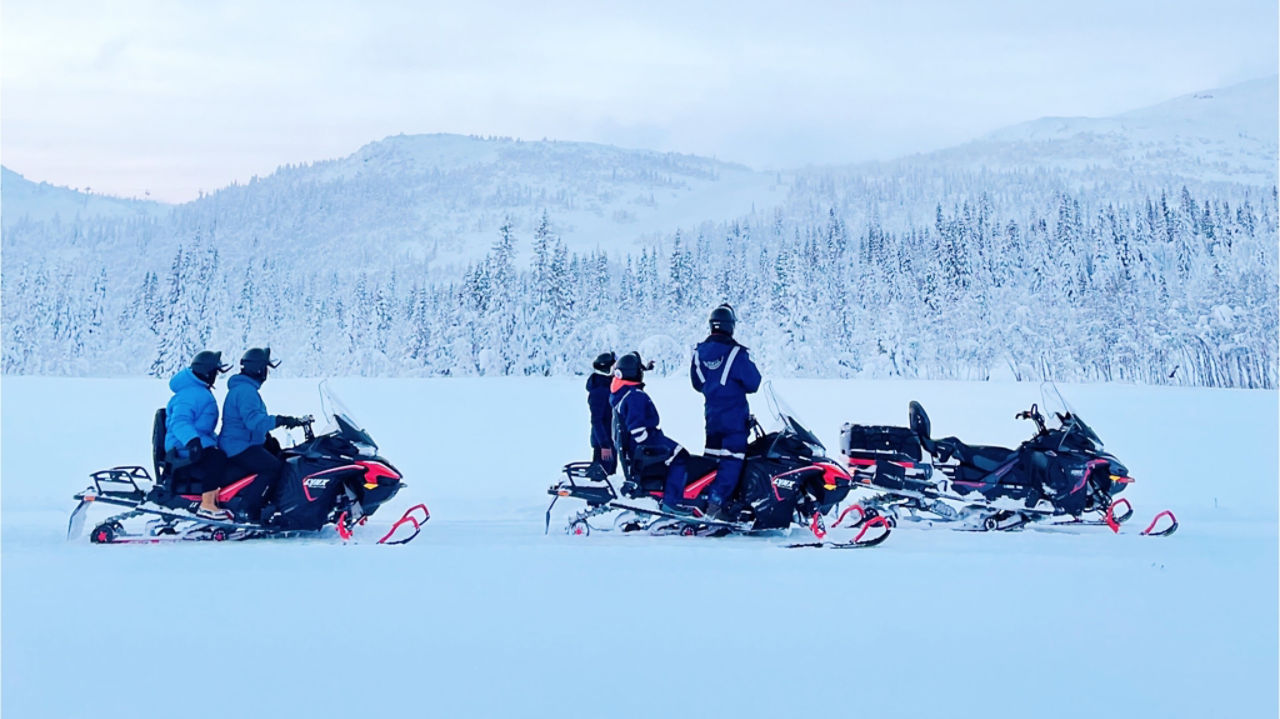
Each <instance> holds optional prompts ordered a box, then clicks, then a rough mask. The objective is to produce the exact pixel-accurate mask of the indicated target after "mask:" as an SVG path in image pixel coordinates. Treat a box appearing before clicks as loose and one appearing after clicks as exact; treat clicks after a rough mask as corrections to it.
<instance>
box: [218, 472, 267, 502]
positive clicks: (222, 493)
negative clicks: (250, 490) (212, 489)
mask: <svg viewBox="0 0 1280 719" xmlns="http://www.w3.org/2000/svg"><path fill="white" fill-rule="evenodd" d="M257 478H258V475H256V474H251V475H249V476H248V477H245V478H244V479H242V480H240V481H238V482H233V483H232V484H228V485H227V486H225V487H223V488H222V489H220V490H218V501H219V502H226V501H229V500H230V499H231V498H232V497H234V496H236V492H239V491H240V490H242V489H244V488H245V487H248V486H249V485H250V484H252V483H253V480H255V479H257Z"/></svg>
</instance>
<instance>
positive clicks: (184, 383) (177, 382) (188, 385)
mask: <svg viewBox="0 0 1280 719" xmlns="http://www.w3.org/2000/svg"><path fill="white" fill-rule="evenodd" d="M169 389H170V391H173V392H181V391H182V390H184V389H205V390H207V389H209V385H207V384H205V383H204V381H203V380H201V379H200V378H199V377H197V376H196V373H195V372H192V371H191V368H190V367H188V368H186V369H184V370H182V371H181V372H179V373H178V374H175V375H174V376H173V379H170V380H169Z"/></svg>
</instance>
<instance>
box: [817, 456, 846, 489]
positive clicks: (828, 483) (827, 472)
mask: <svg viewBox="0 0 1280 719" xmlns="http://www.w3.org/2000/svg"><path fill="white" fill-rule="evenodd" d="M813 466H815V467H817V468H819V469H821V470H822V486H823V487H824V488H825V489H835V488H836V481H837V480H841V479H843V480H844V481H846V482H852V481H853V477H850V476H849V473H848V472H846V471H844V469H843V468H841V467H840V466H838V465H835V464H831V463H829V462H819V463H817V464H815V465H813Z"/></svg>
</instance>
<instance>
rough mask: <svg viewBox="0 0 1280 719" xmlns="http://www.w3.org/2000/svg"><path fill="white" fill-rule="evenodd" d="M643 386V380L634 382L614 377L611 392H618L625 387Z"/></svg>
mask: <svg viewBox="0 0 1280 719" xmlns="http://www.w3.org/2000/svg"><path fill="white" fill-rule="evenodd" d="M643 386H644V383H643V382H633V381H631V380H629V379H622V378H621V377H614V378H613V382H612V383H611V384H610V385H609V393H610V394H612V393H614V392H617V391H618V390H620V389H622V388H623V387H643Z"/></svg>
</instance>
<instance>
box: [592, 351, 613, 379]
mask: <svg viewBox="0 0 1280 719" xmlns="http://www.w3.org/2000/svg"><path fill="white" fill-rule="evenodd" d="M616 360H617V358H616V357H615V356H614V354H613V353H612V352H603V353H601V354H600V355H599V356H597V357H596V360H595V361H594V362H592V363H591V368H592V369H594V370H595V371H597V372H599V373H600V374H609V371H610V370H612V369H613V363H614V362H615V361H616Z"/></svg>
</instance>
